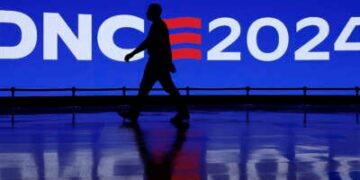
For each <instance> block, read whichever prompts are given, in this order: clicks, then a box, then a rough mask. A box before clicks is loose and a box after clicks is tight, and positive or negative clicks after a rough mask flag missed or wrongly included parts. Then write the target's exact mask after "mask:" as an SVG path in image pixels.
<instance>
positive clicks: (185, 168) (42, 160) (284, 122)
mask: <svg viewBox="0 0 360 180" xmlns="http://www.w3.org/2000/svg"><path fill="white" fill-rule="evenodd" d="M173 114H174V112H146V113H143V114H142V116H141V118H140V127H139V128H127V127H122V126H120V124H121V123H120V122H121V119H120V118H119V117H118V116H117V114H116V113H113V112H107V113H94V114H91V113H89V114H76V118H75V119H74V120H75V121H76V124H75V125H76V126H75V127H72V122H73V119H72V115H71V114H42V115H16V116H15V118H14V120H15V124H14V126H15V127H14V128H12V127H11V123H10V121H11V117H10V116H5V115H3V116H0V179H11V180H14V179H144V178H145V179H156V180H161V179H184V180H192V179H194V180H196V179H216V180H226V179H251V180H256V179H360V145H359V144H360V125H359V124H357V116H356V114H354V113H311V114H307V115H306V116H305V115H304V114H303V113H301V112H267V111H252V112H248V113H247V112H244V111H220V110H219V111H214V110H211V111H207V110H201V111H200V110H197V111H193V112H192V123H191V126H190V128H189V129H187V130H186V129H183V128H180V129H179V128H176V127H174V126H172V125H171V124H170V123H168V120H169V118H170V117H171V116H172V115H173ZM304 118H306V119H304ZM305 123H306V124H305Z"/></svg>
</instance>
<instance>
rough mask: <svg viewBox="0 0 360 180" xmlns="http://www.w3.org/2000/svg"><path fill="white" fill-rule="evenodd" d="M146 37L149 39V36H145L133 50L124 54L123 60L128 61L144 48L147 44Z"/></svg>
mask: <svg viewBox="0 0 360 180" xmlns="http://www.w3.org/2000/svg"><path fill="white" fill-rule="evenodd" d="M148 39H149V38H146V39H145V40H144V41H143V42H142V43H141V44H140V45H139V46H138V47H137V48H136V49H135V50H134V51H133V52H131V53H129V54H127V55H126V56H125V62H129V60H130V59H131V58H132V57H133V56H135V54H137V53H139V52H141V51H143V50H145V49H146V48H147V46H148Z"/></svg>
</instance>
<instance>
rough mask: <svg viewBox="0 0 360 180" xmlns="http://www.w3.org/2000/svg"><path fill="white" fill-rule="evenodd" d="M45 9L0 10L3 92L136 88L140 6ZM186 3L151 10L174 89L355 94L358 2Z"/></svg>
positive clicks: (144, 25) (141, 58) (142, 25)
mask: <svg viewBox="0 0 360 180" xmlns="http://www.w3.org/2000/svg"><path fill="white" fill-rule="evenodd" d="M49 2H50V1H45V0H40V1H37V2H33V4H26V3H23V4H22V3H21V2H20V1H19V2H18V3H16V2H15V1H14V2H12V3H5V5H6V6H5V7H1V8H0V32H1V34H0V37H1V38H0V63H2V65H3V68H4V71H5V72H3V73H2V74H1V77H0V78H4V81H3V82H4V84H3V85H2V86H16V85H18V86H26V87H29V86H31V87H49V86H51V87H59V86H61V87H65V86H66V87H68V86H74V85H75V86H82V87H109V86H112V87H113V86H117V87H118V86H123V85H127V86H137V84H138V83H139V79H140V77H141V69H142V68H143V65H144V63H145V62H146V53H140V54H138V55H137V56H135V57H134V59H133V61H134V62H132V63H130V64H126V63H123V62H124V56H125V55H126V54H127V53H129V52H130V51H132V50H133V48H135V47H136V45H137V44H138V43H139V42H141V40H142V39H143V38H145V36H146V33H147V31H148V27H149V25H150V24H149V22H147V21H146V19H145V18H144V14H145V11H146V8H147V4H149V2H140V3H139V2H138V3H135V2H130V1H129V2H126V3H119V2H116V1H105V2H102V3H100V2H89V3H88V5H87V6H85V7H84V5H82V4H81V3H80V2H69V3H67V4H64V3H63V2H61V1H54V2H53V3H49ZM191 2H192V3H191V6H190V5H189V3H190V1H171V2H165V1H164V2H161V1H160V3H161V4H162V6H163V9H164V13H163V17H164V20H165V22H166V23H167V26H168V28H169V29H170V40H171V44H172V51H173V58H174V60H175V61H176V66H177V67H178V69H179V73H178V74H177V75H175V81H176V82H177V84H179V85H180V86H181V85H183V86H185V85H186V86H188V85H190V86H207V87H224V86H227V87H229V86H230V87H234V86H247V85H250V86H272V87H278V86H287V87H291V86H303V85H307V86H327V87H328V86H355V85H358V84H360V78H358V77H357V74H358V73H359V72H360V68H358V67H360V66H359V65H360V57H359V54H360V38H359V37H360V31H359V29H358V27H359V26H360V13H359V12H360V11H359V9H357V7H359V6H358V5H360V3H359V2H357V1H348V0H345V1H336V2H335V1H333V2H329V1H324V0H321V1H317V2H313V1H310V0H305V1H302V2H292V3H291V2H284V1H272V2H268V1H265V0H255V1H247V2H246V1H244V2H238V1H234V0H232V1H230V0H226V1H207V3H206V4H207V6H206V7H205V6H202V3H201V1H199V2H196V1H191ZM117 5H118V6H117ZM178 60H179V61H178ZM180 60H181V61H180ZM189 60H190V61H189ZM193 60H195V61H193ZM9 67H11V68H10V69H9ZM16 68H19V69H21V70H22V72H17V70H18V69H16ZM15 72H16V73H17V74H15ZM34 72H35V73H34ZM19 73H20V74H19ZM21 73H23V74H22V75H21ZM65 74H66V75H65ZM68 74H70V75H69V76H67V75H68ZM25 77H26V78H25ZM30 77H32V78H34V79H36V80H34V79H31V78H30ZM25 79H26V80H25Z"/></svg>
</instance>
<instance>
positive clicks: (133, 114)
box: [121, 69, 157, 121]
mask: <svg viewBox="0 0 360 180" xmlns="http://www.w3.org/2000/svg"><path fill="white" fill-rule="evenodd" d="M156 80H157V77H156V75H155V74H153V73H152V72H151V71H149V70H148V69H145V72H144V75H143V78H142V80H141V83H140V89H139V92H138V95H137V97H136V99H135V102H134V103H133V105H132V107H131V108H130V110H129V112H128V113H125V114H121V116H122V117H123V118H125V119H129V120H132V121H136V120H137V118H138V116H139V115H140V111H141V109H142V108H143V106H144V102H145V100H146V98H147V96H148V94H149V92H150V90H151V89H152V87H153V86H154V84H155V82H156Z"/></svg>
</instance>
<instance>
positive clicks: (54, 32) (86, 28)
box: [44, 13, 92, 60]
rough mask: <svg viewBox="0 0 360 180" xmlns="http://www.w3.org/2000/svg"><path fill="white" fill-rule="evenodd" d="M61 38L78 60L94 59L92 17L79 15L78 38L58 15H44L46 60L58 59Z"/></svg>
mask: <svg viewBox="0 0 360 180" xmlns="http://www.w3.org/2000/svg"><path fill="white" fill-rule="evenodd" d="M59 37H60V38H61V39H62V40H63V42H64V43H65V44H66V46H67V47H68V48H69V49H70V51H71V52H72V53H73V54H74V56H75V57H76V59H78V60H91V59H92V48H91V46H92V20H91V15H84V14H83V15H81V14H80V15H79V18H78V36H76V35H75V34H74V33H73V32H72V31H71V29H70V28H69V26H68V25H67V24H66V22H65V21H64V19H63V18H62V17H61V16H60V14H58V13H44V59H45V60H57V59H58V38H59Z"/></svg>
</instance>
